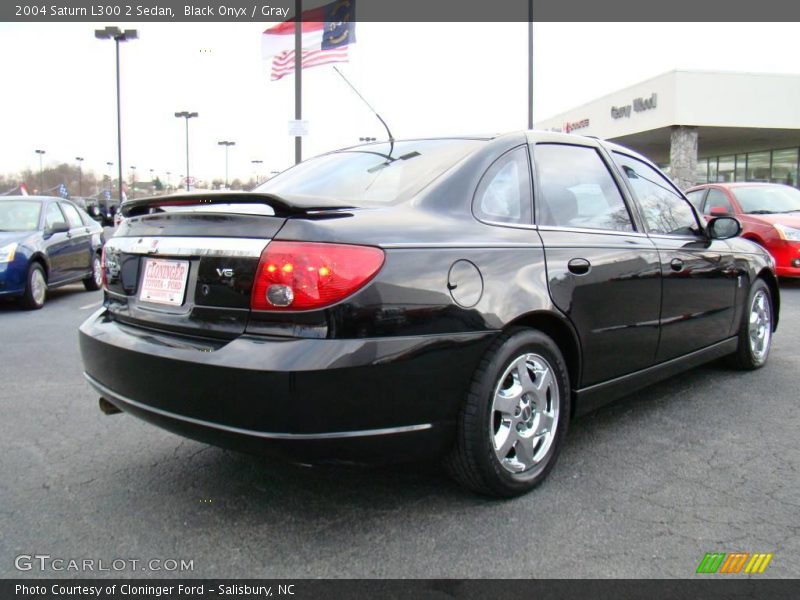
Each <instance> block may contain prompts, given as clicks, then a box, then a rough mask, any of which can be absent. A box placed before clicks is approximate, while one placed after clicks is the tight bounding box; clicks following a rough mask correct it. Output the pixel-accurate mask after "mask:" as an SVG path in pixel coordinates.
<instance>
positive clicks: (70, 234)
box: [67, 231, 72, 240]
mask: <svg viewBox="0 0 800 600" xmlns="http://www.w3.org/2000/svg"><path fill="white" fill-rule="evenodd" d="M67 239H68V240H71V239H72V233H71V232H69V231H68V232H67Z"/></svg>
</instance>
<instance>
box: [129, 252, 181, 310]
mask: <svg viewBox="0 0 800 600" xmlns="http://www.w3.org/2000/svg"><path fill="white" fill-rule="evenodd" d="M188 276H189V261H187V260H161V259H155V258H148V259H145V261H144V276H143V277H142V288H141V290H139V300H141V301H143V302H156V303H158V304H169V305H170V306H180V305H181V304H183V297H184V295H185V291H186V278H187V277H188Z"/></svg>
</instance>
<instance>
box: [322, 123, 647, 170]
mask: <svg viewBox="0 0 800 600" xmlns="http://www.w3.org/2000/svg"><path fill="white" fill-rule="evenodd" d="M520 135H524V136H525V137H526V138H527V140H528V142H529V143H532V144H535V143H540V142H544V143H554V144H574V143H576V142H578V143H581V144H587V145H590V146H595V147H598V146H603V147H605V148H606V149H608V150H611V151H618V152H624V153H625V154H629V155H630V156H634V157H636V158H638V159H640V160H642V161H644V162H646V163H648V164H650V165H654V164H655V163H653V161H651V160H650V159H649V158H647V157H646V156H643V155H642V154H639V153H638V152H636V151H635V150H632V149H631V148H628V147H626V146H620V145H619V144H615V143H614V142H609V141H606V140H602V139H600V138H598V137H594V136H583V135H577V134H574V133H563V132H558V131H547V130H544V129H528V130H524V129H521V130H516V131H509V132H504V133H489V134H480V135H453V136H440V137H436V136H433V137H419V138H405V139H397V140H394V141H395V142H396V143H399V142H422V141H434V140H453V141H471V140H474V141H486V142H488V141H491V140H495V139H500V138H503V137H518V136H520ZM388 143H389V140H376V141H374V142H368V143H366V144H357V145H354V146H348V147H347V148H339V149H337V150H334V151H333V152H346V151H348V150H353V149H355V148H364V147H368V146H373V145H380V144H388ZM333 152H331V153H333Z"/></svg>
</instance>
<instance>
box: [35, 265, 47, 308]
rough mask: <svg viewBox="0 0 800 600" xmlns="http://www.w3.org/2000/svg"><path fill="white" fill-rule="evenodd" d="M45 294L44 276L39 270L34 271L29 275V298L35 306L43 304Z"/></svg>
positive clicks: (45, 283)
mask: <svg viewBox="0 0 800 600" xmlns="http://www.w3.org/2000/svg"><path fill="white" fill-rule="evenodd" d="M46 293H47V282H46V281H45V280H44V274H43V273H42V272H41V270H39V269H34V270H33V273H32V274H31V297H32V298H33V301H34V302H35V303H36V306H41V305H42V304H44V297H45V294H46Z"/></svg>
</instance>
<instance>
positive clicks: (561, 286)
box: [80, 132, 779, 496]
mask: <svg viewBox="0 0 800 600" xmlns="http://www.w3.org/2000/svg"><path fill="white" fill-rule="evenodd" d="M122 212H123V214H124V215H125V216H126V217H127V218H126V220H125V221H124V222H123V224H122V225H121V226H120V228H119V230H118V231H117V234H116V236H115V237H114V238H112V239H111V240H110V241H109V242H108V244H107V245H106V248H105V254H104V264H103V267H104V273H105V277H106V282H107V283H106V292H105V303H104V306H103V308H102V309H100V310H99V311H98V312H97V313H95V314H94V315H93V316H91V317H90V318H89V319H88V320H87V321H86V322H85V323H84V324H83V325H82V326H81V334H80V344H81V351H82V355H83V360H84V364H85V371H86V378H87V380H88V381H89V383H90V384H91V385H92V387H93V388H94V389H95V390H96V391H97V392H98V393H99V394H100V396H101V400H100V404H101V407H102V408H103V409H104V410H105V411H106V412H115V411H118V409H121V410H123V411H126V412H130V413H132V414H134V415H137V416H139V417H141V418H143V419H145V420H148V421H151V422H153V423H155V424H157V425H160V426H162V427H164V428H166V429H169V430H172V431H174V432H177V433H179V434H182V435H186V436H189V437H192V438H195V439H198V440H203V441H206V442H209V443H212V444H218V445H221V446H226V447H231V448H236V449H240V450H245V451H252V452H273V453H280V454H282V455H283V456H285V457H287V458H288V459H289V460H292V461H296V462H302V463H305V462H320V461H321V462H329V461H330V462H333V461H347V462H373V461H380V460H387V459H390V460H400V459H431V458H432V457H443V458H444V461H445V464H446V466H447V467H448V469H449V471H450V472H451V473H452V474H453V475H454V476H455V477H456V479H458V480H459V481H460V482H461V483H463V484H464V485H466V486H467V487H469V488H471V489H473V490H476V491H478V492H480V493H485V494H490V495H497V496H512V495H515V494H519V493H523V492H525V491H527V490H529V489H531V488H532V487H533V486H535V485H536V484H538V483H539V482H541V481H542V480H543V479H544V478H545V477H546V475H547V474H548V472H549V471H550V469H551V468H552V467H553V465H554V463H555V460H556V457H557V456H558V453H559V450H560V448H561V446H562V445H563V441H564V436H565V434H566V431H567V426H568V423H569V421H570V418H571V417H573V416H575V415H579V414H582V413H585V412H587V411H590V410H592V409H594V408H596V407H598V406H600V405H601V404H603V403H605V402H607V401H609V400H611V399H614V398H616V397H619V396H621V395H623V394H626V393H630V392H632V391H634V390H637V389H639V388H641V387H643V386H645V385H647V384H649V383H651V382H654V381H657V380H659V379H662V378H665V377H669V376H671V375H674V374H676V373H678V372H680V371H682V370H684V369H687V368H690V367H693V366H696V365H699V364H701V363H704V362H707V361H710V360H713V359H716V358H719V357H727V358H728V360H729V361H730V362H731V363H732V364H733V365H735V366H736V367H738V368H741V369H755V368H758V367H761V366H762V365H764V363H765V362H766V360H767V356H768V354H769V349H770V341H771V339H772V334H773V332H774V330H775V327H776V325H777V322H778V310H779V294H778V286H777V283H776V278H775V273H774V269H773V264H772V261H771V259H770V257H769V255H768V254H767V253H766V252H765V251H764V250H763V249H761V248H759V247H758V246H756V245H755V244H752V243H751V242H748V241H746V240H743V239H740V238H736V235H737V234H738V233H739V231H740V226H739V223H738V221H736V220H735V219H733V218H730V217H719V218H716V219H712V220H710V221H709V222H708V223H705V222H704V221H703V219H701V218H699V217H698V215H697V213H696V212H695V210H694V209H693V207H692V206H691V205H690V204H689V202H688V201H687V200H686V198H685V197H684V196H683V194H682V193H681V192H680V191H679V190H678V189H676V188H675V186H674V185H673V184H672V183H671V182H670V181H669V180H668V179H667V178H666V177H665V176H664V175H662V174H661V173H660V172H659V171H658V169H657V168H656V167H655V166H654V165H653V164H652V163H650V162H649V161H647V160H646V159H644V158H643V157H641V156H639V155H637V154H636V153H634V152H631V151H630V150H627V149H625V148H622V147H620V146H616V145H613V144H610V143H604V142H601V141H599V140H596V139H590V138H581V137H578V136H574V135H563V134H555V133H545V132H522V133H513V134H507V135H502V136H497V137H493V138H459V139H424V140H411V141H396V142H395V141H390V142H386V143H374V144H367V145H363V146H358V147H354V148H348V149H344V150H341V151H337V152H332V153H329V154H325V155H322V156H320V157H317V158H314V159H311V160H308V161H306V162H304V163H301V164H300V165H298V166H296V167H294V168H292V169H289V170H288V171H285V172H284V173H282V174H280V175H278V176H276V177H275V178H273V179H271V180H270V181H268V182H267V183H266V184H264V185H262V186H261V187H260V188H258V189H257V190H255V191H254V192H252V193H223V194H218V195H211V194H194V195H182V196H171V197H159V198H150V199H140V200H132V201H128V202H126V203H125V204H124V205H123V207H122Z"/></svg>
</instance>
